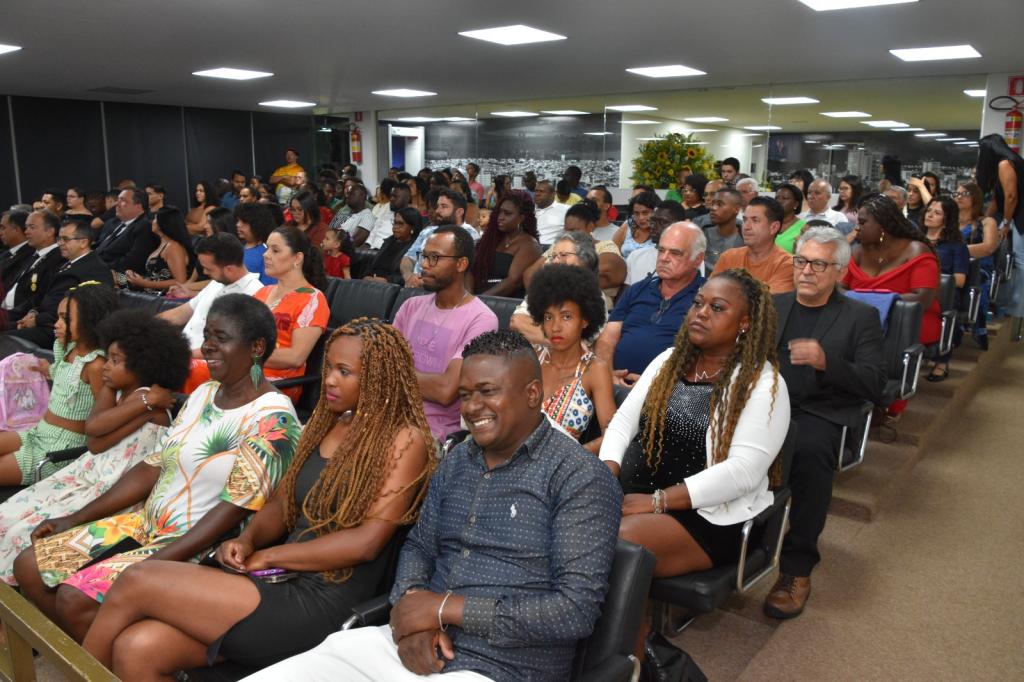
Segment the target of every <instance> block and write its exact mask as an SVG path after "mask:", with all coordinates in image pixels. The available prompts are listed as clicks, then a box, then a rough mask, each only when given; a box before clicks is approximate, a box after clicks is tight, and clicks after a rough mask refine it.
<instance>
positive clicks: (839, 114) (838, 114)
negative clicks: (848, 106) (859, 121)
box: [821, 111, 871, 118]
mask: <svg viewBox="0 0 1024 682" xmlns="http://www.w3.org/2000/svg"><path fill="white" fill-rule="evenodd" d="M821 115H822V116H828V117H829V118H871V114H869V113H866V112H863V111H823V112H821Z"/></svg>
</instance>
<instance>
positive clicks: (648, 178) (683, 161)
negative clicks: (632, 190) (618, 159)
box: [632, 133, 718, 189]
mask: <svg viewBox="0 0 1024 682" xmlns="http://www.w3.org/2000/svg"><path fill="white" fill-rule="evenodd" d="M694 141H695V138H694V137H693V135H692V134H690V135H683V134H682V133H669V134H668V135H666V136H665V137H662V138H659V139H657V140H652V141H650V142H645V143H643V144H642V145H640V153H639V155H638V156H637V157H636V158H635V159H633V178H632V179H633V183H634V184H644V185H650V186H651V187H654V188H656V189H664V188H668V189H678V188H677V187H676V185H677V184H678V182H677V176H678V173H679V169H680V168H682V167H683V166H689V167H690V169H691V170H692V171H693V172H694V173H698V174H700V175H703V176H704V177H706V178H708V179H709V180H711V179H714V178H717V177H718V174H717V173H716V172H715V157H713V156H711V154H709V153H708V152H707V150H706V149H705V148H704V145H701V144H694Z"/></svg>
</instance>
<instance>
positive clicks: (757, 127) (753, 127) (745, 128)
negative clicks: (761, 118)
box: [743, 126, 782, 130]
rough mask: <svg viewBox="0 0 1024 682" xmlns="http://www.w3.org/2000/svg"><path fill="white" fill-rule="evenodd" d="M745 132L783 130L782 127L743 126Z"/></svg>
mask: <svg viewBox="0 0 1024 682" xmlns="http://www.w3.org/2000/svg"><path fill="white" fill-rule="evenodd" d="M743 129H744V130H782V126H743Z"/></svg>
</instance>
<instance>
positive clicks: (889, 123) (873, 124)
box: [861, 121, 910, 128]
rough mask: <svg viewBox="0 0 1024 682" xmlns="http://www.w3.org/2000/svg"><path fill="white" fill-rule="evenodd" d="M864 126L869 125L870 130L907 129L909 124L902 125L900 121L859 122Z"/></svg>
mask: <svg viewBox="0 0 1024 682" xmlns="http://www.w3.org/2000/svg"><path fill="white" fill-rule="evenodd" d="M861 123H863V124H864V125H869V126H871V127H872V128H909V127H910V124H909V123H903V122H901V121H861Z"/></svg>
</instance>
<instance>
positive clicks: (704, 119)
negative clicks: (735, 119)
mask: <svg viewBox="0 0 1024 682" xmlns="http://www.w3.org/2000/svg"><path fill="white" fill-rule="evenodd" d="M683 120H684V121H689V122H690V123H725V122H726V121H728V120H729V119H727V118H722V117H721V116H691V117H690V118H684V119H683Z"/></svg>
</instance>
